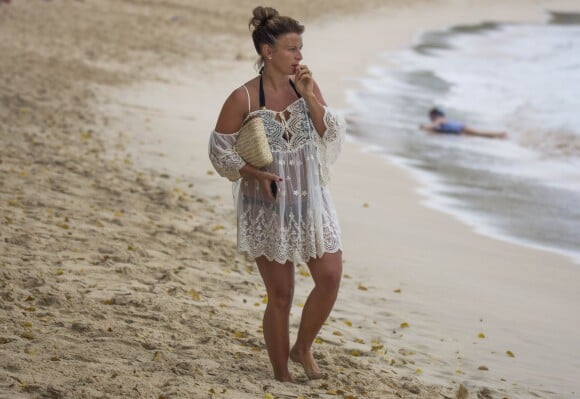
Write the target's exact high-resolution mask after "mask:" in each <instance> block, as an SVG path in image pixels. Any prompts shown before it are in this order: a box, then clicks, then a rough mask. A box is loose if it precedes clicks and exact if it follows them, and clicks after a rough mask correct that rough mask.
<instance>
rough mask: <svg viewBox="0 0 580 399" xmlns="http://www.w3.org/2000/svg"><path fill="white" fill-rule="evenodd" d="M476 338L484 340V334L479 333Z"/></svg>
mask: <svg viewBox="0 0 580 399" xmlns="http://www.w3.org/2000/svg"><path fill="white" fill-rule="evenodd" d="M477 338H481V339H484V338H485V334H484V333H479V334H477Z"/></svg>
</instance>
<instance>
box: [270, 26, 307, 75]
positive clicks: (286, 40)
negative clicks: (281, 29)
mask: <svg viewBox="0 0 580 399" xmlns="http://www.w3.org/2000/svg"><path fill="white" fill-rule="evenodd" d="M300 61H302V36H301V35H300V34H298V33H285V34H283V35H280V36H278V39H277V40H276V44H275V45H274V47H273V48H272V64H273V65H274V66H275V67H276V68H277V69H279V70H280V71H283V72H284V73H286V74H287V75H294V74H295V73H296V69H297V67H298V65H299V64H300Z"/></svg>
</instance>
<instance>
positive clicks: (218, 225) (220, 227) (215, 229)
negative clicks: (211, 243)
mask: <svg viewBox="0 0 580 399" xmlns="http://www.w3.org/2000/svg"><path fill="white" fill-rule="evenodd" d="M223 229H225V227H224V226H222V225H221V224H216V225H215V226H213V229H212V230H213V231H219V230H223Z"/></svg>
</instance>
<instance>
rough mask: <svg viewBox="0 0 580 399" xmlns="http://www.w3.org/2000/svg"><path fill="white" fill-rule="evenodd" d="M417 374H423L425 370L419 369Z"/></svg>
mask: <svg viewBox="0 0 580 399" xmlns="http://www.w3.org/2000/svg"><path fill="white" fill-rule="evenodd" d="M415 373H417V374H423V370H421V369H417V370H415Z"/></svg>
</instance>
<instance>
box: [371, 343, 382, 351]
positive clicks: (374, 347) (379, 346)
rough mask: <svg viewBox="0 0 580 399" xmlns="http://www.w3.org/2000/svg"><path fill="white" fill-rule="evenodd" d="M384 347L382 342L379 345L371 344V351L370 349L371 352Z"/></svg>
mask: <svg viewBox="0 0 580 399" xmlns="http://www.w3.org/2000/svg"><path fill="white" fill-rule="evenodd" d="M384 348H385V346H384V345H382V344H381V345H373V346H372V347H371V351H372V352H378V351H379V350H381V349H384Z"/></svg>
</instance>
